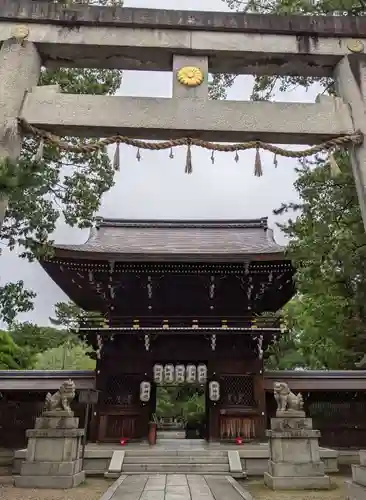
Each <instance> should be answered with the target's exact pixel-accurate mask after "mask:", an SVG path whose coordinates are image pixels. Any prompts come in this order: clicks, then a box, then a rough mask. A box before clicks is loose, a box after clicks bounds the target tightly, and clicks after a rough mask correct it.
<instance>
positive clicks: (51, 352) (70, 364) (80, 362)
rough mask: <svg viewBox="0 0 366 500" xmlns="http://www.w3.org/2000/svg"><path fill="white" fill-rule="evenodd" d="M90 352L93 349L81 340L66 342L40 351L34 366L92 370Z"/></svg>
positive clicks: (41, 368) (92, 364) (42, 368)
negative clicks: (76, 342) (72, 342)
mask: <svg viewBox="0 0 366 500" xmlns="http://www.w3.org/2000/svg"><path fill="white" fill-rule="evenodd" d="M92 352H93V350H92V349H91V348H90V347H88V346H87V345H86V344H84V343H82V342H79V343H78V344H70V343H67V342H66V343H65V344H63V345H61V346H59V347H54V348H53V349H48V350H47V351H44V352H42V353H40V354H39V355H38V356H37V360H36V362H35V366H34V367H35V369H37V370H94V369H95V361H94V360H93V359H91V357H90V354H91V353H92Z"/></svg>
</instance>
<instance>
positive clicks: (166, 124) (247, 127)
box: [0, 0, 366, 227]
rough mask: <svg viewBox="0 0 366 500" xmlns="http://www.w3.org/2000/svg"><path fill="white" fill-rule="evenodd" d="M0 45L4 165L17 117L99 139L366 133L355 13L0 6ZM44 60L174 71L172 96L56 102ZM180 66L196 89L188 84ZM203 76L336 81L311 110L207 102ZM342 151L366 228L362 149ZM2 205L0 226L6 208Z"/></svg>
mask: <svg viewBox="0 0 366 500" xmlns="http://www.w3.org/2000/svg"><path fill="white" fill-rule="evenodd" d="M0 41H1V42H2V45H1V49H0V159H1V158H4V157H9V158H11V159H16V158H17V157H18V156H19V153H20V148H21V140H22V136H21V134H22V130H21V128H20V127H15V129H14V126H13V125H14V123H16V121H17V120H18V119H19V118H21V119H23V120H25V121H26V122H27V123H29V124H30V125H32V126H35V127H38V128H40V129H43V130H46V131H49V132H52V133H55V134H58V135H60V136H65V135H68V136H79V137H98V138H99V137H104V136H108V135H112V134H122V135H125V136H128V137H131V138H143V139H175V138H179V137H189V138H193V139H194V138H196V139H202V140H210V141H220V142H238V141H240V142H243V141H249V140H255V141H257V140H260V141H267V142H270V143H277V144H281V143H282V144H319V143H320V142H322V141H326V140H329V139H332V138H335V137H338V136H342V135H346V134H353V133H355V132H356V131H360V132H361V134H363V135H365V134H366V107H365V106H366V105H365V102H366V63H365V60H366V59H365V48H366V18H363V17H360V18H353V17H309V16H270V15H244V14H239V13H218V12H189V11H166V10H153V9H151V10H150V9H131V8H110V7H91V6H85V5H80V4H71V5H69V6H68V7H66V8H64V7H62V6H60V5H59V4H54V3H51V2H44V1H33V0H1V1H0ZM42 64H43V65H45V66H47V67H52V68H55V67H72V68H108V69H113V68H114V69H117V68H118V69H122V70H149V71H172V72H173V91H172V97H171V98H145V97H119V96H118V97H117V96H115V97H114V96H93V95H76V94H63V93H60V92H59V91H58V88H57V87H55V86H50V87H37V83H38V79H39V74H40V69H41V65H42ZM187 68H193V73H195V74H196V76H197V75H198V79H199V80H200V81H199V82H198V83H199V84H197V85H196V84H195V85H187V83H188V80H189V79H191V80H192V74H187V71H186V70H187ZM180 70H181V71H180ZM179 71H180V72H179ZM208 73H234V74H238V75H240V74H256V75H297V76H299V75H300V76H334V78H335V81H336V83H337V88H338V95H339V97H336V98H334V97H327V96H322V97H320V98H319V99H318V100H317V102H316V103H314V104H307V103H281V102H275V103H268V102H244V101H230V100H224V101H213V100H209V99H208V78H207V76H208ZM177 75H178V77H179V78H178V77H177ZM185 78H186V79H187V78H188V80H186V84H184V79H185ZM179 80H180V81H179ZM201 80H202V82H201ZM191 83H192V81H191ZM196 83H197V82H196ZM12 124H13V125H12ZM350 150H351V160H352V166H353V172H354V177H355V182H356V186H357V192H358V197H359V202H360V206H361V211H362V217H363V221H364V224H365V227H366V192H365V189H366V143H364V144H353V145H351V147H350ZM0 205H1V206H2V208H1V209H0V225H1V222H2V220H3V217H4V214H5V210H6V200H2V203H0ZM1 212H2V213H1Z"/></svg>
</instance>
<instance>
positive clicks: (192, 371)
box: [186, 365, 197, 384]
mask: <svg viewBox="0 0 366 500" xmlns="http://www.w3.org/2000/svg"><path fill="white" fill-rule="evenodd" d="M186 380H187V382H188V383H189V384H193V383H194V382H196V380H197V368H196V366H195V365H187V370H186Z"/></svg>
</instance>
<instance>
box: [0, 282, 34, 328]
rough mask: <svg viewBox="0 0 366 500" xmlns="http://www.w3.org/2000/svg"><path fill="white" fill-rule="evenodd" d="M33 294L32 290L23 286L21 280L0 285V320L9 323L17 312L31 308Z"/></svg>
mask: <svg viewBox="0 0 366 500" xmlns="http://www.w3.org/2000/svg"><path fill="white" fill-rule="evenodd" d="M35 296H36V294H35V293H34V292H32V291H31V290H26V289H25V288H24V282H23V281H22V280H20V281H17V282H16V283H7V284H6V285H4V286H0V320H2V321H3V322H4V323H6V324H7V325H11V324H12V322H13V321H14V319H15V318H16V316H17V315H18V314H19V313H23V312H29V311H31V310H32V309H33V299H34V297H35Z"/></svg>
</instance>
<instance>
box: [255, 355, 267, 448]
mask: <svg viewBox="0 0 366 500" xmlns="http://www.w3.org/2000/svg"><path fill="white" fill-rule="evenodd" d="M258 365H259V371H258V373H257V374H256V375H255V376H254V398H255V400H256V401H257V404H258V406H257V408H258V416H257V418H256V421H255V436H256V438H257V439H263V438H264V437H265V434H266V421H267V420H266V393H265V390H264V376H263V360H258Z"/></svg>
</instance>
